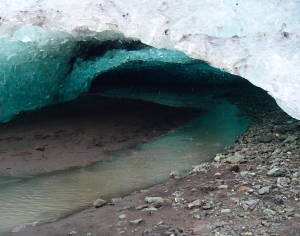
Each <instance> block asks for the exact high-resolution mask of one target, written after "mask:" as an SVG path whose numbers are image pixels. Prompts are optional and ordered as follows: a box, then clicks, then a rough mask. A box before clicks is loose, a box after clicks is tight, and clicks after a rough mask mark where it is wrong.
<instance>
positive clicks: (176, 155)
mask: <svg viewBox="0 0 300 236" xmlns="http://www.w3.org/2000/svg"><path fill="white" fill-rule="evenodd" d="M237 113H239V110H238V109H237V108H236V107H235V106H233V105H231V104H229V103H228V102H225V101H223V102H218V103H215V104H214V106H213V108H211V110H210V111H209V112H208V114H207V115H206V116H202V117H199V118H198V119H196V120H195V121H194V122H192V123H191V124H190V125H189V126H187V127H184V128H181V129H179V130H177V131H174V132H171V133H169V134H167V135H165V136H163V137H161V138H159V139H157V140H155V141H152V142H150V143H147V144H142V145H138V146H136V147H135V148H131V149H126V150H122V151H118V152H114V153H111V159H110V160H109V161H106V162H102V163H98V164H94V165H92V166H89V167H85V168H81V169H78V170H73V171H64V172H56V173H53V174H47V175H40V176H36V177H32V178H9V177H0V199H1V201H0V216H1V217H0V229H1V230H0V234H4V232H8V231H9V230H12V229H13V228H14V227H16V226H19V225H22V224H26V223H33V222H35V223H42V222H47V221H51V220H55V219H58V218H61V217H64V216H66V215H68V214H71V213H73V212H76V211H78V210H80V209H83V208H85V207H87V206H89V205H91V204H92V203H93V201H94V200H95V199H96V198H98V197H99V196H100V197H101V198H107V199H108V198H112V197H121V196H124V195H126V194H129V193H131V192H133V191H134V190H138V189H143V188H147V187H149V186H151V185H154V184H156V183H160V182H163V181H165V180H166V179H167V178H168V174H169V173H170V171H173V170H178V171H180V172H183V173H186V172H187V171H189V170H190V169H191V168H192V165H197V164H200V163H202V162H204V161H210V160H211V159H212V158H213V157H214V154H216V153H218V152H220V151H222V149H223V148H224V147H225V146H227V145H230V144H232V143H233V142H234V140H235V138H236V135H237V134H240V133H243V132H244V131H245V130H246V128H247V126H248V124H249V121H248V120H247V118H245V117H240V116H237V115H236V114H237Z"/></svg>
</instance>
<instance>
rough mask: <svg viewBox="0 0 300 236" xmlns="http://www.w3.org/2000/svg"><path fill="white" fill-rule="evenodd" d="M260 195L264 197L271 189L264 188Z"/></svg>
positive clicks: (259, 191)
mask: <svg viewBox="0 0 300 236" xmlns="http://www.w3.org/2000/svg"><path fill="white" fill-rule="evenodd" d="M258 193H259V194H260V195H264V194H267V193H270V189H269V187H262V188H261V189H260V190H258Z"/></svg>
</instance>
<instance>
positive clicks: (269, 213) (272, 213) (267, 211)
mask: <svg viewBox="0 0 300 236" xmlns="http://www.w3.org/2000/svg"><path fill="white" fill-rule="evenodd" d="M263 213H264V214H266V215H273V216H274V215H276V212H275V211H273V210H271V209H264V210H263Z"/></svg>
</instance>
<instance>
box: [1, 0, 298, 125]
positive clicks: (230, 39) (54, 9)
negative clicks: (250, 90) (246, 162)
mask: <svg viewBox="0 0 300 236" xmlns="http://www.w3.org/2000/svg"><path fill="white" fill-rule="evenodd" d="M0 17H1V18H0V102H1V103H0V113H1V117H0V119H1V120H5V119H6V120H7V119H9V118H10V117H11V116H12V115H13V114H16V113H17V112H19V111H20V110H28V109H34V108H35V107H38V106H44V105H47V104H51V103H54V102H57V101H59V100H64V99H71V98H72V96H73V97H75V96H77V95H78V93H80V92H83V91H86V89H87V88H88V87H89V85H90V83H91V80H93V78H94V77H95V76H97V75H99V74H101V73H102V72H103V71H107V70H109V69H113V68H114V67H116V66H119V65H121V64H122V63H125V62H126V61H124V60H125V59H124V58H123V59H122V60H123V61H122V60H117V59H116V58H118V56H115V55H111V59H112V60H108V62H109V63H112V64H111V65H107V64H106V65H103V64H101V63H100V64H99V63H95V61H93V62H84V63H83V62H81V61H80V60H77V61H76V62H75V67H74V68H75V69H74V70H73V71H72V72H71V75H70V73H68V71H69V69H70V68H69V67H70V64H69V61H70V59H71V58H72V57H74V56H75V54H76V42H77V41H78V38H80V37H81V39H83V40H84V39H85V37H89V38H93V37H96V39H97V40H100V41H101V40H103V41H105V40H107V39H112V38H116V39H122V40H124V38H123V37H127V38H136V39H140V40H141V41H142V42H143V43H145V44H148V45H151V46H153V47H156V48H165V49H174V50H178V51H182V52H183V53H185V54H186V55H188V56H190V57H191V58H195V59H200V60H203V61H205V62H207V63H209V64H210V65H211V66H213V67H216V68H219V69H221V70H222V71H225V72H229V73H231V74H235V75H239V76H241V77H243V78H246V79H247V80H249V81H250V82H251V83H253V84H254V85H256V86H259V87H261V88H263V89H265V90H266V91H268V92H269V94H270V95H271V96H273V97H274V98H275V99H276V101H277V103H278V104H279V105H280V106H281V107H282V108H283V109H284V110H285V111H286V112H287V113H289V114H290V115H291V116H293V117H295V118H298V119H300V66H299V65H300V38H299V32H300V1H299V0H286V1H282V0H274V1H267V0H247V1H245V0H243V1H237V0H235V1H233V0H199V1H195V0H166V1H156V0H126V1H124V0H80V1H78V0H68V1H63V0H26V1H24V0H14V1H8V0H2V1H1V2H0ZM28 25H33V26H37V27H29V26H28ZM42 28H44V29H45V30H43V29H42ZM96 32H98V34H96ZM119 33H120V34H119ZM122 35H124V36H122ZM153 50H154V49H153ZM152 52H154V54H155V50H154V51H152ZM114 53H115V54H118V55H119V54H122V52H114ZM156 53H157V55H158V53H159V50H157V51H156ZM123 54H124V53H123ZM144 56H145V57H142V59H141V58H140V59H137V57H136V55H134V56H133V57H134V59H133V60H143V61H147V60H148V59H149V58H152V60H156V59H155V58H156V56H153V55H152V56H149V53H148V52H147V53H144ZM163 57H168V58H171V57H172V58H173V60H177V58H178V60H179V62H180V61H184V63H188V62H187V60H188V59H187V58H184V56H183V55H182V54H180V53H179V52H170V53H169V54H168V53H166V54H164V55H163ZM127 59H128V57H127ZM129 60H131V58H130V56H129ZM168 60H169V61H170V59H168ZM114 61H118V63H117V64H114ZM105 66H106V67H105ZM79 67H85V72H86V71H88V72H90V73H88V75H87V76H86V79H85V80H83V79H81V78H79V77H78V76H79V75H80V73H78V74H77V75H78V76H74V73H75V72H76V69H77V72H78V71H79V70H78V69H79ZM103 68H104V69H103ZM38 70H40V71H38ZM72 74H73V75H72ZM77 79H78V80H80V82H77ZM17 90H19V91H18V92H16V91H17ZM71 94H72V95H71ZM8 108H10V109H8Z"/></svg>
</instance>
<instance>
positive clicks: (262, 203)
mask: <svg viewBox="0 0 300 236" xmlns="http://www.w3.org/2000/svg"><path fill="white" fill-rule="evenodd" d="M218 96H220V97H225V98H227V99H228V100H229V101H231V102H233V103H235V104H237V105H238V106H239V107H240V109H242V110H244V111H245V112H246V113H247V114H248V116H249V117H250V118H251V119H252V122H251V125H250V127H249V129H248V130H247V131H246V132H245V133H244V134H242V135H240V136H239V137H238V138H237V141H236V143H234V144H233V145H231V146H229V147H227V148H226V149H225V150H224V152H223V153H222V154H217V155H216V158H215V159H214V162H212V163H205V164H202V165H199V166H197V167H195V168H194V170H193V171H191V172H190V174H188V175H187V176H185V177H179V176H176V175H175V176H173V178H170V180H169V181H168V182H166V183H164V184H159V185H155V186H153V187H151V188H149V189H147V190H141V191H137V192H134V193H133V194H131V195H129V196H127V197H125V198H122V199H119V200H115V201H112V202H109V203H106V204H104V205H103V206H102V207H99V208H94V207H92V208H88V209H86V210H84V211H81V212H79V213H76V214H73V215H71V216H69V217H67V218H64V219H62V220H59V221H57V222H52V223H48V224H44V225H39V226H28V227H25V228H23V229H21V230H20V231H19V232H16V233H14V234H13V235H22V236H26V235H30V236H33V235H105V236H109V235H151V236H159V235H300V224H299V217H300V211H299V205H300V204H299V196H300V185H299V183H300V174H299V163H300V162H299V153H300V152H299V148H300V145H299V141H298V137H299V135H300V129H299V127H300V123H299V121H297V120H294V119H292V118H291V117H289V116H287V115H286V114H285V113H283V112H282V111H281V109H279V108H278V107H277V106H276V104H275V102H274V101H273V100H270V99H269V97H268V96H267V95H264V94H262V93H261V92H257V93H256V92H255V93H254V92H253V91H251V89H249V90H248V89H245V90H244V89H243V90H241V89H239V88H237V89H236V90H230V91H228V92H225V93H224V92H222V93H220V94H219V95H218ZM146 197H160V199H158V200H156V201H155V202H154V203H151V202H150V201H145V200H146V199H145V198H146ZM161 198H162V199H161ZM148 199H149V198H148Z"/></svg>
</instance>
